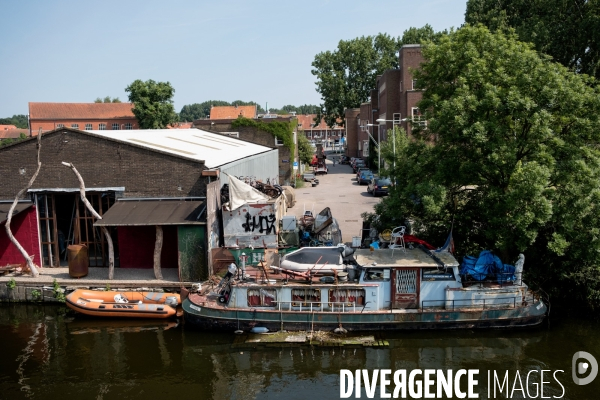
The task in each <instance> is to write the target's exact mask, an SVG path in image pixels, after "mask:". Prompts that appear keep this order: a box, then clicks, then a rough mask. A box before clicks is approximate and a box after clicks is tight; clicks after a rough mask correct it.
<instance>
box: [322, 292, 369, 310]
mask: <svg viewBox="0 0 600 400" xmlns="http://www.w3.org/2000/svg"><path fill="white" fill-rule="evenodd" d="M329 302H330V303H331V305H330V306H332V305H335V306H337V305H341V304H346V305H347V306H353V305H357V306H363V305H364V304H365V289H329Z"/></svg>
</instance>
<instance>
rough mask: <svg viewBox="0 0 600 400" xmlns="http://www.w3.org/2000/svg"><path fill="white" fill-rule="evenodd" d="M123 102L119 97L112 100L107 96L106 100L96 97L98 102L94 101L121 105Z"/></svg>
mask: <svg viewBox="0 0 600 400" xmlns="http://www.w3.org/2000/svg"><path fill="white" fill-rule="evenodd" d="M120 102H121V100H119V98H118V97H113V98H112V99H111V98H110V96H106V97H105V98H104V99H101V98H100V97H96V100H94V103H120Z"/></svg>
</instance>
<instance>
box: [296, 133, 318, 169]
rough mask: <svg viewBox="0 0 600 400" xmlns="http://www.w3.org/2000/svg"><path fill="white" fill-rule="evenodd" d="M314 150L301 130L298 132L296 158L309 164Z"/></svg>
mask: <svg viewBox="0 0 600 400" xmlns="http://www.w3.org/2000/svg"><path fill="white" fill-rule="evenodd" d="M313 154H314V150H313V148H312V146H311V145H310V142H309V141H308V139H307V138H306V136H305V135H304V132H303V131H299V132H298V158H300V162H302V163H304V164H310V162H311V161H312V158H313Z"/></svg>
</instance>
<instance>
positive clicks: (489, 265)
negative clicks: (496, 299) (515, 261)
mask: <svg viewBox="0 0 600 400" xmlns="http://www.w3.org/2000/svg"><path fill="white" fill-rule="evenodd" d="M514 272H515V267H514V266H513V265H510V264H503V263H502V261H501V260H500V258H498V256H495V255H494V254H493V253H492V252H491V251H489V250H483V251H482V252H481V253H479V257H478V258H475V257H472V256H465V257H464V258H463V262H462V264H461V268H460V273H461V274H463V275H469V276H470V277H471V278H473V279H474V280H476V281H482V280H484V279H486V278H488V277H490V276H495V277H496V279H497V280H498V283H504V282H507V281H514V280H515V277H514V275H513V274H514Z"/></svg>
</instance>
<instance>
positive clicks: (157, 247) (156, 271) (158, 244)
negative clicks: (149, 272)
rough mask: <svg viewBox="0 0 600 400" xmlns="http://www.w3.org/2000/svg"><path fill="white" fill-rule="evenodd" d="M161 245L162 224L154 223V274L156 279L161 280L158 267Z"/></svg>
mask: <svg viewBox="0 0 600 400" xmlns="http://www.w3.org/2000/svg"><path fill="white" fill-rule="evenodd" d="M162 245H163V230H162V226H160V225H156V243H154V276H155V277H156V279H160V280H162V278H163V276H162V271H161V269H160V253H161V251H162Z"/></svg>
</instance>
